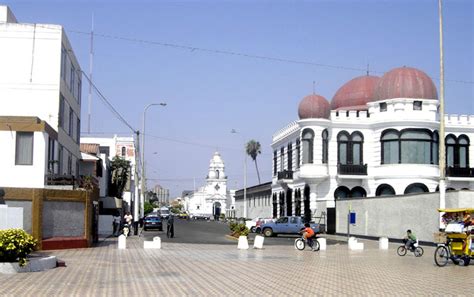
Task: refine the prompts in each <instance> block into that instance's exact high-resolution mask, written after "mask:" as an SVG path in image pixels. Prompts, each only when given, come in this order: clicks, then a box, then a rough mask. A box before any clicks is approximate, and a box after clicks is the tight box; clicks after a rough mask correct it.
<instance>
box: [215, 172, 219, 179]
mask: <svg viewBox="0 0 474 297" xmlns="http://www.w3.org/2000/svg"><path fill="white" fill-rule="evenodd" d="M216 179H219V170H216Z"/></svg>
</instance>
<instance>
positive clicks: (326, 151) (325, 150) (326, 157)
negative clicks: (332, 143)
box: [321, 129, 329, 164]
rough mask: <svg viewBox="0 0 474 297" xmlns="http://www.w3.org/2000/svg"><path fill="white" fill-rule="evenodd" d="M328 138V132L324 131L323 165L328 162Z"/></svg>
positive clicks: (322, 136)
mask: <svg viewBox="0 0 474 297" xmlns="http://www.w3.org/2000/svg"><path fill="white" fill-rule="evenodd" d="M328 137H329V133H328V130H327V129H324V130H323V133H322V135H321V138H322V139H323V164H326V163H327V162H328V144H329V142H328Z"/></svg>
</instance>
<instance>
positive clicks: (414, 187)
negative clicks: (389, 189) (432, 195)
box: [405, 183, 429, 194]
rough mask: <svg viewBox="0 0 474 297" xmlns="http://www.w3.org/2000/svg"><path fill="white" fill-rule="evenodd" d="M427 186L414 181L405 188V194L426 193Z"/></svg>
mask: <svg viewBox="0 0 474 297" xmlns="http://www.w3.org/2000/svg"><path fill="white" fill-rule="evenodd" d="M427 192H429V191H428V187H427V186H425V185H424V184H421V183H414V184H411V185H409V186H408V187H407V188H406V189H405V194H415V193H427Z"/></svg>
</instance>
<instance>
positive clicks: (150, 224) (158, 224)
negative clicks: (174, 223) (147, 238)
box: [143, 216, 163, 231]
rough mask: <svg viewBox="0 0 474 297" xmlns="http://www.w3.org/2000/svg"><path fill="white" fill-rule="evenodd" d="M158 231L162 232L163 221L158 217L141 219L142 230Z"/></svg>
mask: <svg viewBox="0 0 474 297" xmlns="http://www.w3.org/2000/svg"><path fill="white" fill-rule="evenodd" d="M149 229H158V230H160V231H163V221H162V219H161V217H160V216H146V217H145V219H143V230H144V231H147V230H149Z"/></svg>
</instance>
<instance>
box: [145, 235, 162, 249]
mask: <svg viewBox="0 0 474 297" xmlns="http://www.w3.org/2000/svg"><path fill="white" fill-rule="evenodd" d="M143 248H144V249H161V238H160V237H159V236H155V237H153V241H144V242H143Z"/></svg>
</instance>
